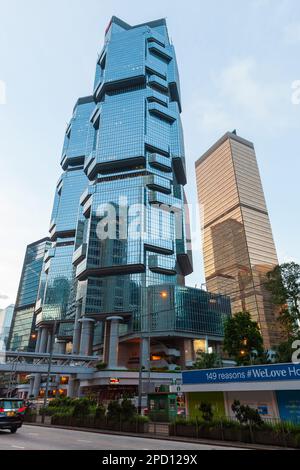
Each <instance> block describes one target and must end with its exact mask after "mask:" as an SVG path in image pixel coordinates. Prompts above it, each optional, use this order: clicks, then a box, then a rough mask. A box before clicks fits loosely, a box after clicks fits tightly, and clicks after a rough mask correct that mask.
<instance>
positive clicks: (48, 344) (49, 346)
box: [46, 331, 53, 354]
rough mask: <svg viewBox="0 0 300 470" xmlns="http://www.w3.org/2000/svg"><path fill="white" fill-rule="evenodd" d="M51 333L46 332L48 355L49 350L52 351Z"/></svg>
mask: <svg viewBox="0 0 300 470" xmlns="http://www.w3.org/2000/svg"><path fill="white" fill-rule="evenodd" d="M52 337H53V335H52V333H51V332H50V331H49V332H48V340H47V350H46V351H47V353H48V354H50V353H51V349H52Z"/></svg>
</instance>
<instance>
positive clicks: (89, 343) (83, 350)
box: [79, 317, 95, 356]
mask: <svg viewBox="0 0 300 470" xmlns="http://www.w3.org/2000/svg"><path fill="white" fill-rule="evenodd" d="M79 322H80V323H81V338H80V350H79V353H80V355H81V356H90V355H91V354H92V347H93V339H94V324H95V320H93V319H92V318H88V317H85V318H81V319H80V320H79Z"/></svg>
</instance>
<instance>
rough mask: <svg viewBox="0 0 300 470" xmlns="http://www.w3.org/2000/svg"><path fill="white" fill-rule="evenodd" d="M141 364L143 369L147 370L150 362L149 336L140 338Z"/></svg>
mask: <svg viewBox="0 0 300 470" xmlns="http://www.w3.org/2000/svg"><path fill="white" fill-rule="evenodd" d="M141 341H142V344H141V358H140V361H141V364H142V367H143V368H144V369H145V370H149V368H150V367H151V364H150V338H141Z"/></svg>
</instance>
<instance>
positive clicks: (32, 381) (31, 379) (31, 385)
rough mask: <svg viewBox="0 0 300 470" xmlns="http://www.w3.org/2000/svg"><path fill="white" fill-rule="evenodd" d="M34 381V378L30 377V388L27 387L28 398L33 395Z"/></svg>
mask: <svg viewBox="0 0 300 470" xmlns="http://www.w3.org/2000/svg"><path fill="white" fill-rule="evenodd" d="M34 379H35V376H34V375H32V376H31V377H30V387H29V393H28V397H31V396H32V395H33V387H34Z"/></svg>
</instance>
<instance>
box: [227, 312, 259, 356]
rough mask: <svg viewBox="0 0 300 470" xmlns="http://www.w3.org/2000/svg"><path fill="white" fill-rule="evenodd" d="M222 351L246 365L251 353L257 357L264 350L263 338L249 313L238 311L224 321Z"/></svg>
mask: <svg viewBox="0 0 300 470" xmlns="http://www.w3.org/2000/svg"><path fill="white" fill-rule="evenodd" d="M223 349H224V351H226V352H227V353H228V354H229V356H230V357H231V358H233V359H234V360H235V361H236V362H237V364H238V365H247V364H250V363H251V361H252V357H253V354H254V353H255V355H256V356H257V357H259V356H262V355H263V352H264V348H263V339H262V335H261V333H260V330H259V326H258V324H257V322H255V321H253V320H251V316H250V313H248V312H239V313H236V314H235V315H234V316H233V317H231V318H228V320H227V321H226V323H225V336H224V345H223Z"/></svg>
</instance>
